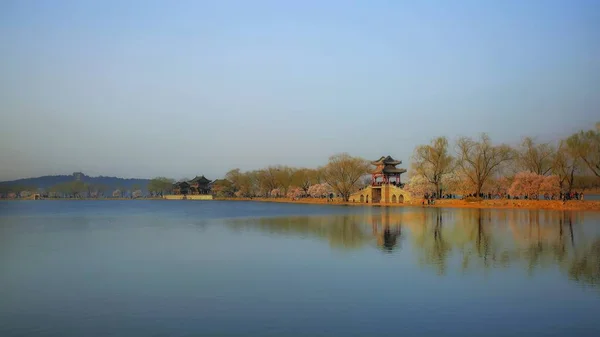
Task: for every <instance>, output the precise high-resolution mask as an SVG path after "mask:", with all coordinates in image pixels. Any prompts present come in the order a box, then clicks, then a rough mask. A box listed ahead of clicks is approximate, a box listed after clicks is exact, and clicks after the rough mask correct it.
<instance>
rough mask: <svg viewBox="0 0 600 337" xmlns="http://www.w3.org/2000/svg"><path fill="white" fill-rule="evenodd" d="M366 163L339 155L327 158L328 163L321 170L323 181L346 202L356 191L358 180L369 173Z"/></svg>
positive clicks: (344, 154)
mask: <svg viewBox="0 0 600 337" xmlns="http://www.w3.org/2000/svg"><path fill="white" fill-rule="evenodd" d="M369 168H370V164H369V162H368V161H366V160H364V159H362V158H358V157H352V156H350V155H349V154H347V153H340V154H336V155H333V156H331V157H329V162H328V163H327V165H325V167H324V168H323V178H324V180H325V181H326V182H327V183H328V184H329V185H330V186H331V187H332V188H333V190H334V191H335V192H336V193H338V194H340V195H341V196H342V197H343V198H344V201H348V199H349V198H350V194H351V193H352V192H354V191H355V190H357V189H358V185H359V181H360V178H361V177H362V176H363V175H365V174H367V173H368V172H369Z"/></svg>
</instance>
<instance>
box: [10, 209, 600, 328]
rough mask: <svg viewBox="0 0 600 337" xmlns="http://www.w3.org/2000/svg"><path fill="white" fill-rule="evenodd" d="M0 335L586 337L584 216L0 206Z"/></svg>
mask: <svg viewBox="0 0 600 337" xmlns="http://www.w3.org/2000/svg"><path fill="white" fill-rule="evenodd" d="M0 240H1V242H0V336H5V337H6V336H376V335H385V336H389V335H408V336H441V335H444V336H530V337H531V336H596V337H597V336H600V319H599V317H600V214H598V213H584V212H549V211H523V210H476V209H465V210H454V209H433V208H431V209H427V208H397V209H387V208H368V207H364V208H363V207H343V206H325V205H324V206H317V205H294V204H275V203H257V202H219V201H209V202H198V201H29V202H28V201H25V202H18V201H15V202H0Z"/></svg>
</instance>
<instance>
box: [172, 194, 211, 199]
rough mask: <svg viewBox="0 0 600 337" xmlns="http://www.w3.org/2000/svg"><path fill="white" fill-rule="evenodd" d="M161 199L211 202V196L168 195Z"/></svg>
mask: <svg viewBox="0 0 600 337" xmlns="http://www.w3.org/2000/svg"><path fill="white" fill-rule="evenodd" d="M163 199H167V200H213V196H212V195H211V194H187V195H183V194H169V195H165V196H163Z"/></svg>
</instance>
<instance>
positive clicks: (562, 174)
mask: <svg viewBox="0 0 600 337" xmlns="http://www.w3.org/2000/svg"><path fill="white" fill-rule="evenodd" d="M580 169H581V162H580V158H579V155H578V153H577V152H576V150H575V149H573V148H572V147H570V146H568V145H567V141H564V140H563V141H561V142H560V145H559V147H558V150H557V151H556V154H555V155H554V161H553V165H552V171H553V173H554V174H556V175H557V176H558V179H559V181H560V189H561V191H565V192H567V193H570V192H571V190H572V189H573V185H574V184H575V174H576V173H578V172H579V171H580Z"/></svg>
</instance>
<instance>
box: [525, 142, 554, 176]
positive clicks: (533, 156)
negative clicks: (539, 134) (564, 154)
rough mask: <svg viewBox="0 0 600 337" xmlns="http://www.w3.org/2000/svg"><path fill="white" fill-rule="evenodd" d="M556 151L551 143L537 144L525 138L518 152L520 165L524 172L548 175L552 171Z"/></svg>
mask: <svg viewBox="0 0 600 337" xmlns="http://www.w3.org/2000/svg"><path fill="white" fill-rule="evenodd" d="M555 153H556V149H555V148H554V146H552V144H550V143H537V144H536V142H535V140H534V139H533V138H531V137H525V138H524V139H523V142H522V143H521V146H520V147H519V152H518V163H519V166H520V167H521V169H523V170H524V171H530V172H533V173H535V174H539V175H547V174H548V173H550V172H551V171H552V166H553V159H554V155H555Z"/></svg>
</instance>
